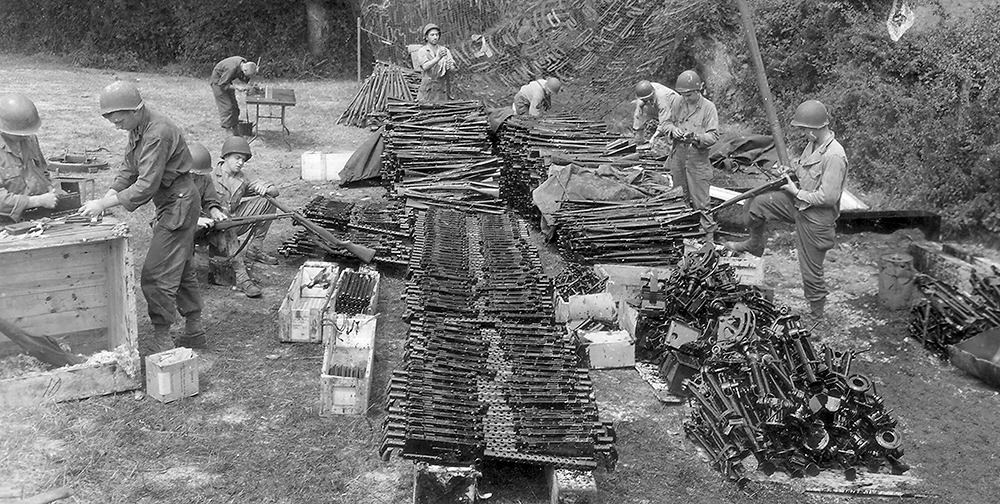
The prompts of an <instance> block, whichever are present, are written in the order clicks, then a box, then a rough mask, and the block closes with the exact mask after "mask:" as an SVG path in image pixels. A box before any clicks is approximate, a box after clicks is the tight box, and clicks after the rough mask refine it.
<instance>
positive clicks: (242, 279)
mask: <svg viewBox="0 0 1000 504" xmlns="http://www.w3.org/2000/svg"><path fill="white" fill-rule="evenodd" d="M233 271H234V272H235V273H236V288H237V289H239V290H240V291H242V292H243V294H245V295H246V296H247V297H248V298H259V297H260V296H261V290H260V287H258V286H257V284H256V283H255V282H254V281H253V279H252V278H250V274H249V273H247V266H246V263H244V262H243V261H241V260H239V259H237V260H235V261H233Z"/></svg>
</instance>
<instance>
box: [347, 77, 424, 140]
mask: <svg viewBox="0 0 1000 504" xmlns="http://www.w3.org/2000/svg"><path fill="white" fill-rule="evenodd" d="M419 87H420V73H419V72H417V71H415V70H410V69H408V68H403V67H400V66H397V65H394V64H392V63H386V62H384V61H376V62H375V68H373V69H372V74H371V75H369V76H368V78H367V79H365V83H364V85H362V86H361V89H360V90H358V94H357V95H355V96H354V100H353V101H351V104H350V105H348V106H347V110H345V111H344V113H343V114H341V115H340V118H339V119H337V124H347V125H350V126H357V127H359V128H366V127H369V126H380V125H382V124H383V123H385V120H386V104H387V102H388V101H389V100H390V99H393V100H402V101H406V102H412V101H414V100H416V98H417V88H419Z"/></svg>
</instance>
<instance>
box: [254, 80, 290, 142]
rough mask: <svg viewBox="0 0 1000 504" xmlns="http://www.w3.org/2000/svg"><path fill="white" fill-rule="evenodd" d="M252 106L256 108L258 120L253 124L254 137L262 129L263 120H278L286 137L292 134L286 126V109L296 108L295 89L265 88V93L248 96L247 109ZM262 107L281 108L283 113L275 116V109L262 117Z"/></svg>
mask: <svg viewBox="0 0 1000 504" xmlns="http://www.w3.org/2000/svg"><path fill="white" fill-rule="evenodd" d="M250 105H253V106H255V112H256V118H255V119H254V122H253V137H254V138H256V137H257V131H258V129H259V128H260V120H261V119H277V120H278V121H279V122H280V124H281V129H282V130H283V131H284V132H285V135H289V134H291V131H289V130H288V126H287V125H286V124H285V108H286V107H294V106H295V90H294V89H279V88H273V87H270V86H268V87H265V88H264V90H263V92H257V93H254V92H252V91H251V93H249V94H247V107H249V106H250ZM261 105H266V106H268V107H281V113H280V114H278V115H275V114H274V111H273V108H272V109H269V110H268V113H267V115H261V113H260V107H261Z"/></svg>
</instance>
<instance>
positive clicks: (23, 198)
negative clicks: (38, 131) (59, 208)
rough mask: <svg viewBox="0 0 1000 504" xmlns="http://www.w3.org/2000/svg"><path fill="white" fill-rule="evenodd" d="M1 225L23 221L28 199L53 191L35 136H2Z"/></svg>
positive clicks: (0, 177) (2, 134) (0, 136)
mask: <svg viewBox="0 0 1000 504" xmlns="http://www.w3.org/2000/svg"><path fill="white" fill-rule="evenodd" d="M0 140H2V142H0V223H11V222H17V221H19V220H21V214H22V213H23V212H24V211H25V210H26V209H27V208H28V198H29V197H30V196H37V195H40V194H45V193H47V192H49V191H50V190H52V183H51V182H49V176H48V173H47V172H46V170H47V168H48V163H46V162H45V156H43V155H42V149H41V147H39V146H38V137H36V136H35V135H25V136H20V135H8V134H6V133H0Z"/></svg>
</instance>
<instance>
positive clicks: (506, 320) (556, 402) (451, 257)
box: [380, 208, 616, 469]
mask: <svg viewBox="0 0 1000 504" xmlns="http://www.w3.org/2000/svg"><path fill="white" fill-rule="evenodd" d="M527 233H528V230H527V224H526V223H524V222H523V221H520V220H517V219H515V218H513V217H512V216H511V215H492V214H473V213H465V212H459V211H455V210H451V209H437V208H429V209H428V210H427V211H425V212H419V214H418V217H417V220H416V223H415V236H414V248H413V254H412V255H411V258H410V270H409V272H408V275H407V278H408V280H407V286H406V300H407V310H408V312H409V313H408V315H407V319H408V320H409V322H410V330H409V334H408V335H407V341H406V353H405V354H404V357H403V362H402V364H401V366H400V369H399V370H397V371H395V372H394V373H393V376H392V378H391V380H390V384H389V389H388V393H387V396H388V397H387V407H386V409H387V411H388V413H389V414H388V416H387V418H386V420H385V423H384V438H383V442H382V447H381V450H380V451H381V452H382V454H383V455H386V454H387V453H388V452H390V451H398V453H399V454H400V455H401V456H403V457H404V458H408V459H413V460H421V461H426V462H430V463H437V464H440V463H447V464H451V465H455V464H469V463H473V462H475V461H476V460H482V459H494V460H504V461H514V462H519V463H529V464H537V465H550V466H556V467H566V468H574V469H593V468H595V467H596V466H597V465H598V464H599V463H604V464H605V465H606V466H611V467H613V464H614V460H615V458H616V456H615V451H614V445H613V443H614V431H613V429H612V428H611V427H610V426H609V425H608V424H605V423H602V422H601V421H600V420H599V417H598V412H597V405H596V403H595V402H594V400H593V399H592V397H591V394H592V393H593V387H592V383H591V381H590V379H589V376H588V374H587V370H586V369H581V368H579V367H578V366H577V364H578V360H577V357H576V355H575V346H574V345H573V344H572V342H571V341H570V339H569V337H568V335H567V334H566V331H565V329H564V328H562V327H561V326H558V325H556V324H555V323H554V322H553V314H554V307H553V283H552V280H551V279H549V278H547V277H546V276H545V275H544V274H542V272H541V260H540V258H539V257H538V253H537V250H535V249H534V248H533V247H532V246H531V244H530V243H529V242H528V241H527Z"/></svg>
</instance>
